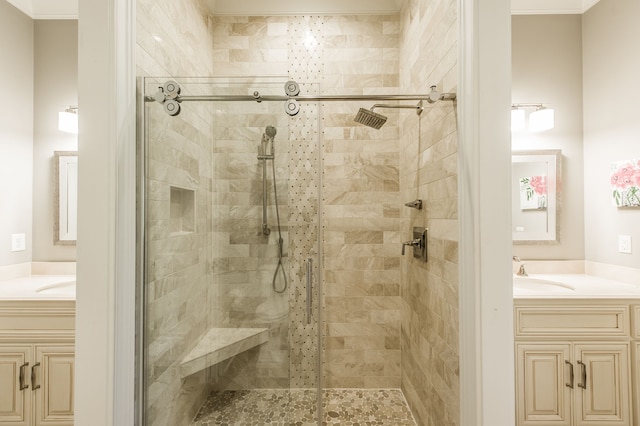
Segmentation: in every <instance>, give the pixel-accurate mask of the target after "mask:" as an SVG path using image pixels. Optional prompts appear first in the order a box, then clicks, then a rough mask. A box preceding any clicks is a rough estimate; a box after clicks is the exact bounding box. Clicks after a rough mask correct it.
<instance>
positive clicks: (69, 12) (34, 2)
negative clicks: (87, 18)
mask: <svg viewBox="0 0 640 426" xmlns="http://www.w3.org/2000/svg"><path fill="white" fill-rule="evenodd" d="M7 2H9V3H10V4H12V5H13V6H15V7H16V8H17V9H19V10H20V11H22V13H24V14H25V15H27V16H29V17H30V18H31V19H78V0H56V1H51V0H7Z"/></svg>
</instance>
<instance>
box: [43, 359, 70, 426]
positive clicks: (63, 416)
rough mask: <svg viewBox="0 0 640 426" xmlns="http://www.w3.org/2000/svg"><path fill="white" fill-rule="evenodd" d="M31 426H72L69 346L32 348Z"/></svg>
mask: <svg viewBox="0 0 640 426" xmlns="http://www.w3.org/2000/svg"><path fill="white" fill-rule="evenodd" d="M34 365H35V366H36V367H35V374H34V377H35V386H34V387H35V388H36V389H35V390H34V393H35V401H36V402H35V404H36V410H35V415H36V418H35V420H36V421H35V423H34V424H35V425H36V426H39V425H50V426H71V425H73V377H74V349H73V346H36V364H34Z"/></svg>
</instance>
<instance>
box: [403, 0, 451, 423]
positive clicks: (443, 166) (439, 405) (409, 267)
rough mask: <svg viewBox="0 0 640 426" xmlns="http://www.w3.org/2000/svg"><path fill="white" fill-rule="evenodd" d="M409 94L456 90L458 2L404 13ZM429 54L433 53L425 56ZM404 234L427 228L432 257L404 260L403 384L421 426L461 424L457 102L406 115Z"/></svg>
mask: <svg viewBox="0 0 640 426" xmlns="http://www.w3.org/2000/svg"><path fill="white" fill-rule="evenodd" d="M401 19H402V32H401V34H402V35H401V43H400V46H401V49H400V63H401V64H402V67H401V69H402V72H401V76H400V79H401V85H402V87H403V91H405V92H422V93H424V92H427V91H428V90H429V86H430V85H431V84H436V85H437V86H438V89H439V90H442V91H454V92H455V91H456V88H457V57H458V53H457V7H456V2H455V1H453V0H433V1H427V0H410V1H408V2H407V4H406V6H405V7H404V9H403V11H402V13H401ZM425 52H428V54H425ZM400 164H401V167H400V170H401V171H402V172H401V174H400V188H402V190H401V191H402V201H403V202H406V201H410V200H413V199H415V198H420V199H422V200H424V202H425V205H424V208H423V209H422V210H420V211H417V210H412V209H408V208H403V210H402V226H401V229H402V233H403V236H404V237H405V238H406V239H409V236H410V235H411V229H412V227H413V226H421V227H427V228H428V229H429V237H428V242H427V245H428V253H429V259H428V263H424V262H421V261H419V260H417V259H413V258H409V257H406V258H404V259H403V260H402V342H401V346H402V390H403V392H404V394H405V397H406V399H407V401H408V403H409V405H410V406H411V409H412V411H413V414H414V416H415V417H416V420H417V421H418V424H421V425H425V426H436V425H437V426H453V425H458V424H459V415H458V411H459V393H460V392H459V367H458V360H459V356H458V355H459V347H458V330H459V324H458V266H457V264H458V210H457V197H458V194H457V178H458V166H457V164H458V161H457V122H456V109H455V104H453V103H451V102H449V101H446V102H439V103H437V104H435V105H434V106H431V107H428V108H427V109H426V110H425V112H424V113H423V114H422V116H421V118H420V120H419V122H418V121H416V120H415V118H414V117H406V119H405V120H404V121H403V126H402V137H401V155H400Z"/></svg>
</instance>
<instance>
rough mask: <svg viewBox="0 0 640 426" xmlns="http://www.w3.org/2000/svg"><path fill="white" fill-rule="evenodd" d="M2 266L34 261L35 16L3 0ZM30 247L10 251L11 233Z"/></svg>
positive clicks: (0, 22) (0, 66)
mask: <svg viewBox="0 0 640 426" xmlns="http://www.w3.org/2000/svg"><path fill="white" fill-rule="evenodd" d="M0 52H2V61H0V82H2V102H0V266H2V265H11V264H15V263H22V262H29V261H31V234H32V231H31V215H32V203H31V185H32V174H33V173H32V172H33V166H32V161H31V158H32V153H33V21H32V20H31V18H29V17H28V16H26V15H25V14H23V13H22V12H20V11H19V10H18V9H16V8H15V7H13V6H12V5H10V4H9V3H7V2H6V1H4V0H0ZM13 233H25V234H26V240H27V247H26V248H27V249H26V250H25V251H22V252H14V253H12V252H11V234H13Z"/></svg>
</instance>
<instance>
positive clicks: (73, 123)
mask: <svg viewBox="0 0 640 426" xmlns="http://www.w3.org/2000/svg"><path fill="white" fill-rule="evenodd" d="M58 130H62V131H63V132H67V133H75V134H77V133H78V107H77V106H70V107H69V108H66V109H65V110H64V111H63V112H59V113H58Z"/></svg>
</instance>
